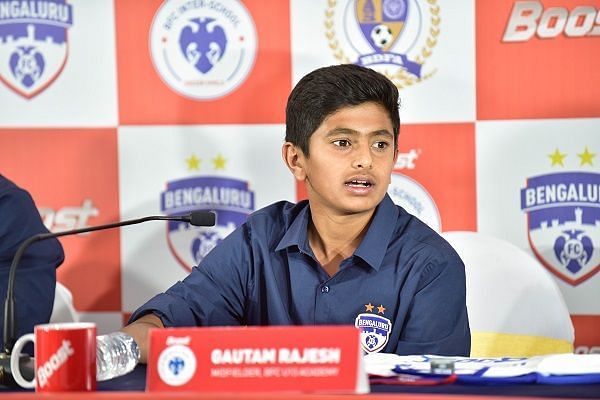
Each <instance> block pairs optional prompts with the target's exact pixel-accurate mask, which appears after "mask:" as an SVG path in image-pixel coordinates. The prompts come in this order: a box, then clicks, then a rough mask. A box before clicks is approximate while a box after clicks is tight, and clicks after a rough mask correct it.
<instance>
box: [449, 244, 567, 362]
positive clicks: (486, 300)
mask: <svg viewBox="0 0 600 400" xmlns="http://www.w3.org/2000/svg"><path fill="white" fill-rule="evenodd" d="M442 236H443V237H444V238H445V239H446V240H447V241H448V242H449V243H450V244H451V245H452V247H454V249H455V250H456V252H457V253H458V254H459V255H460V257H461V258H462V260H463V262H464V264H465V273H466V278H467V310H468V313H469V322H470V325H471V357H501V356H509V357H530V356H534V355H543V354H552V353H572V352H573V341H574V330H573V323H572V322H571V318H570V315H569V311H568V309H567V306H566V304H565V301H564V299H563V296H562V294H561V292H560V290H559V288H558V286H557V284H556V282H555V281H554V278H553V277H552V276H551V275H550V273H549V272H548V271H547V270H546V269H545V268H544V267H543V266H542V265H541V264H540V263H539V262H538V261H537V260H536V259H535V258H533V256H531V255H530V254H528V253H526V252H525V251H524V250H522V249H520V248H519V247H517V246H515V245H513V244H512V243H509V242H507V241H505V240H501V239H498V238H494V237H491V236H487V235H484V234H482V233H477V232H444V233H442Z"/></svg>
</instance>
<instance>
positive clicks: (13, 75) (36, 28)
mask: <svg viewBox="0 0 600 400" xmlns="http://www.w3.org/2000/svg"><path fill="white" fill-rule="evenodd" d="M0 6H2V7H1V11H2V13H1V14H0V80H1V81H2V82H3V83H4V84H5V85H6V86H8V87H9V88H10V89H11V90H13V91H14V92H15V93H18V94H19V95H21V96H23V97H25V98H27V99H30V98H32V97H34V96H36V95H37V94H39V93H41V92H42V91H43V90H45V89H46V88H48V86H50V84H52V82H54V80H55V79H56V78H57V77H58V76H59V75H60V73H61V72H62V70H63V68H64V66H65V63H66V61H67V55H68V53H69V40H68V35H67V30H68V29H69V28H70V27H71V26H72V25H73V8H72V6H71V5H69V4H67V3H65V0H45V1H11V2H7V1H3V2H0Z"/></svg>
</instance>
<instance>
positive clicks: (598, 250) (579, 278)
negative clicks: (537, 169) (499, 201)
mask: <svg viewBox="0 0 600 400" xmlns="http://www.w3.org/2000/svg"><path fill="white" fill-rule="evenodd" d="M521 209H522V210H523V211H526V212H527V220H528V236H529V243H530V245H531V248H532V249H533V252H534V253H535V255H536V256H537V258H538V259H539V260H540V261H541V262H542V264H543V265H544V266H545V267H546V268H548V269H549V270H550V271H551V272H552V273H553V274H554V275H556V276H558V277H559V278H561V279H562V280H564V281H565V282H567V283H569V284H571V285H578V284H580V283H581V282H583V281H585V280H586V279H589V278H590V277H592V276H593V275H594V274H596V273H597V272H598V271H599V270H600V174H598V173H594V172H563V173H554V174H548V175H540V176H536V177H532V178H529V179H528V180H527V186H526V187H525V188H524V189H522V190H521Z"/></svg>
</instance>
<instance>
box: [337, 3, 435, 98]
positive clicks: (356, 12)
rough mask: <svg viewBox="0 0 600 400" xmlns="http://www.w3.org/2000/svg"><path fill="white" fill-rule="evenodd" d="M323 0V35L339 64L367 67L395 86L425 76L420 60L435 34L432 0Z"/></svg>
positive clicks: (427, 73) (428, 74) (430, 73)
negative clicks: (324, 6)
mask: <svg viewBox="0 0 600 400" xmlns="http://www.w3.org/2000/svg"><path fill="white" fill-rule="evenodd" d="M341 3H342V4H340V3H338V1H337V0H328V7H327V9H326V11H325V35H326V37H327V41H328V44H329V47H330V48H331V50H332V51H333V55H334V57H335V58H336V59H337V60H338V61H339V62H340V63H343V64H348V63H355V64H359V65H362V66H365V67H370V68H373V69H375V70H377V71H378V72H381V73H382V74H384V75H386V76H387V77H388V78H390V79H391V80H392V81H393V82H394V83H395V84H396V86H398V87H399V88H403V87H407V86H410V85H413V84H415V83H418V82H421V81H423V80H425V79H428V78H430V77H431V76H433V75H434V74H435V70H426V69H425V68H424V67H425V63H426V62H427V59H428V58H429V57H430V56H431V54H432V53H433V48H434V47H435V46H436V44H437V40H438V36H439V34H440V22H441V18H440V7H439V6H438V5H437V0H428V1H427V2H424V1H417V0H354V1H349V2H345V1H344V2H341Z"/></svg>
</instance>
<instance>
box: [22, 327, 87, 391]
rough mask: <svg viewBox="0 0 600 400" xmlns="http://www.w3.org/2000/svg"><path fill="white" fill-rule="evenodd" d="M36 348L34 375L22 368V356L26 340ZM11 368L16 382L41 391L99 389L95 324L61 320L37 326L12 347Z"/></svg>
mask: <svg viewBox="0 0 600 400" xmlns="http://www.w3.org/2000/svg"><path fill="white" fill-rule="evenodd" d="M30 341H31V342H33V343H34V348H35V378H34V379H33V380H31V381H28V380H26V379H24V378H23V376H22V375H21V372H20V371H19V356H20V355H21V350H22V349H23V346H25V345H26V344H27V342H30ZM10 367H11V370H12V372H13V377H14V379H15V381H16V382H17V383H18V384H19V385H21V386H22V387H24V388H33V387H35V389H36V391H38V392H63V391H94V390H96V325H95V324H93V323H60V324H44V325H37V326H36V327H35V329H34V333H30V334H27V335H23V336H21V337H20V338H19V339H18V340H17V342H16V343H15V346H14V348H13V352H12V354H11V359H10Z"/></svg>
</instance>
